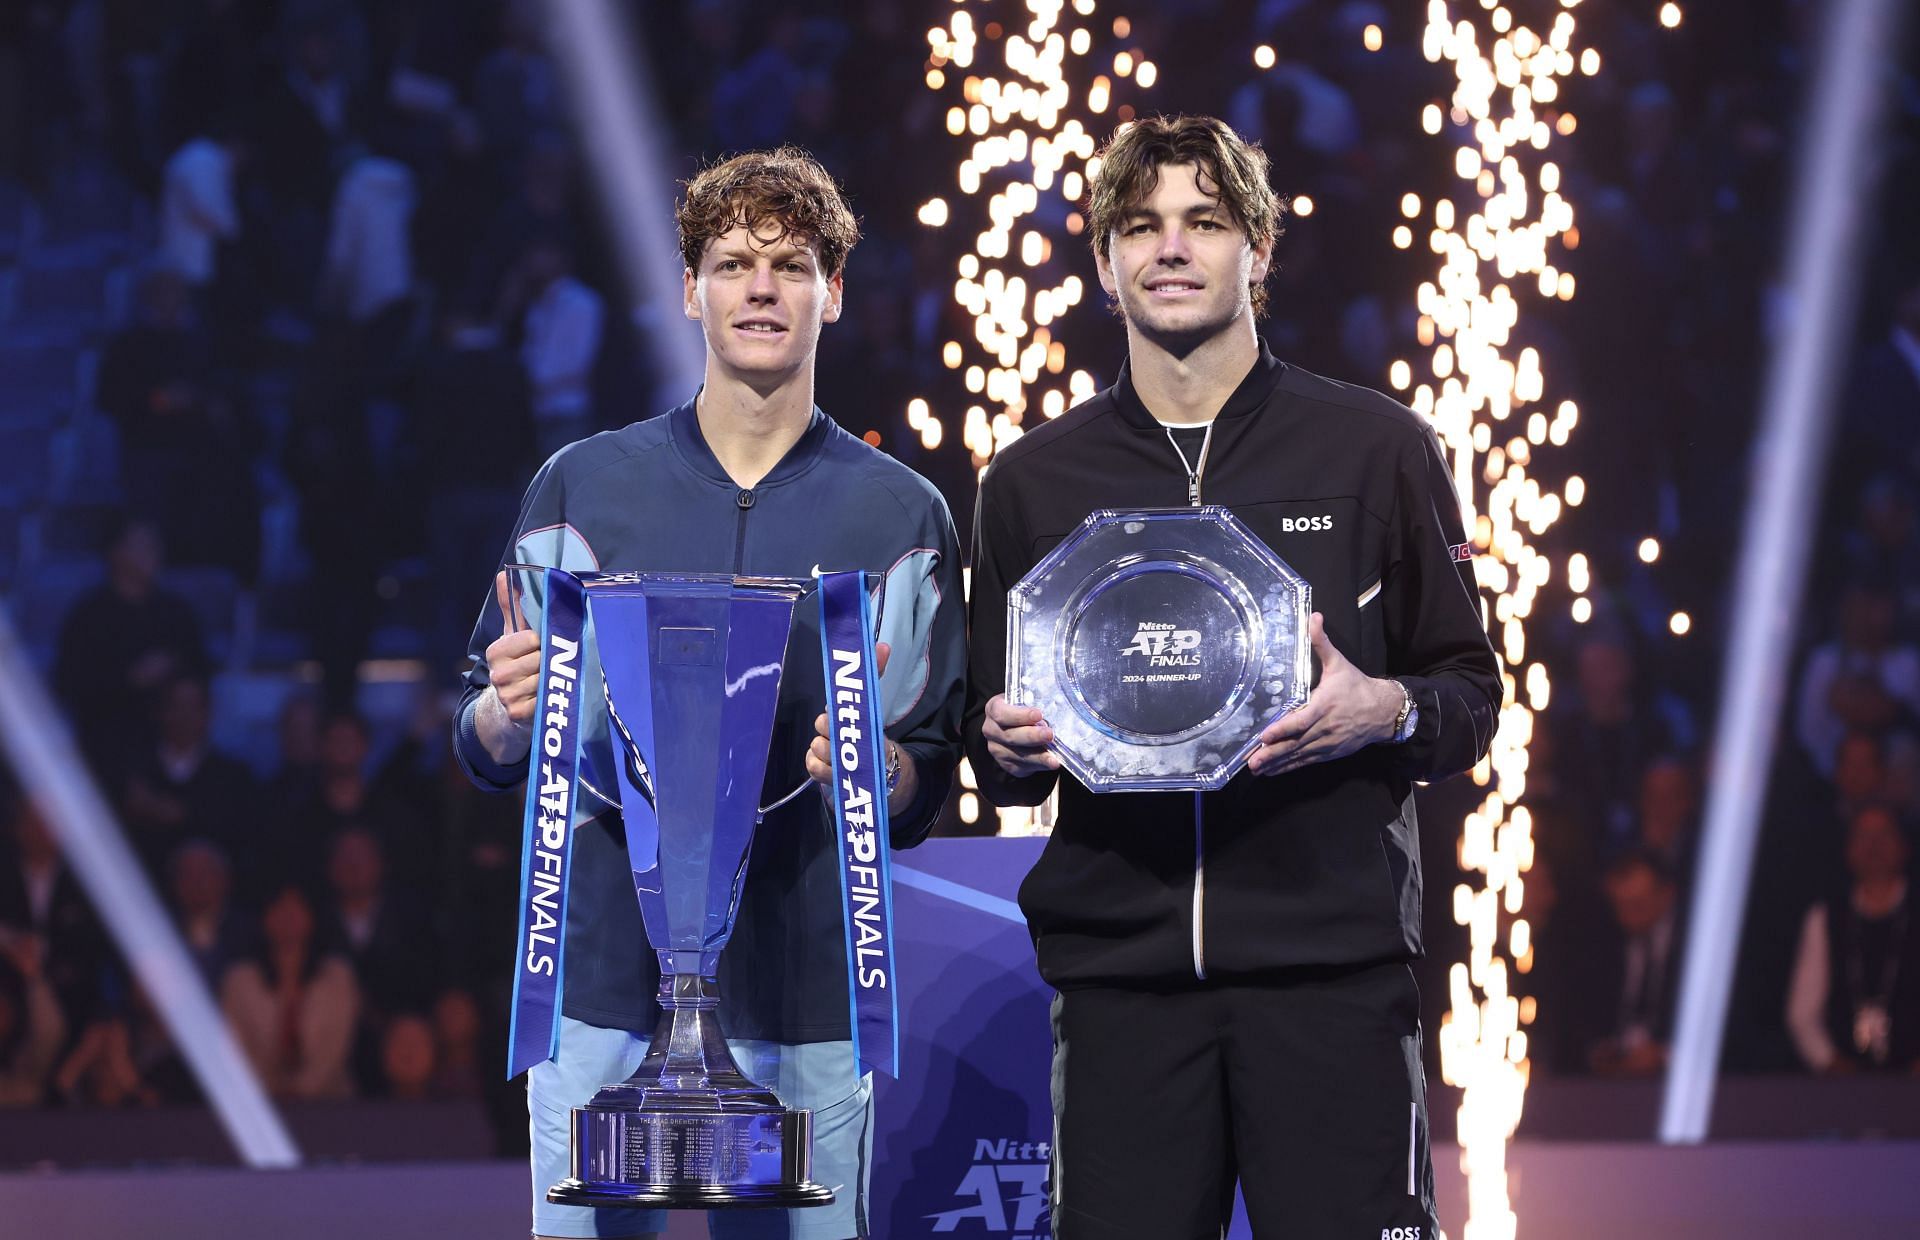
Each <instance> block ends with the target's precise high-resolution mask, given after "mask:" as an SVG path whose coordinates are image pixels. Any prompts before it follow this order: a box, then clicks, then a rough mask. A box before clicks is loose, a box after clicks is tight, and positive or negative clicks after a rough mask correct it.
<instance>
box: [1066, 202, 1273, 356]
mask: <svg viewBox="0 0 1920 1240" xmlns="http://www.w3.org/2000/svg"><path fill="white" fill-rule="evenodd" d="M1214 189H1215V187H1214V186H1213V184H1212V182H1211V180H1210V179H1209V178H1208V177H1206V176H1204V175H1202V173H1201V171H1200V169H1199V166H1198V165H1196V164H1168V165H1165V166H1163V167H1161V168H1160V170H1159V180H1158V182H1157V184H1155V185H1154V187H1153V189H1152V190H1151V191H1150V192H1149V193H1148V194H1147V195H1146V196H1145V197H1144V198H1142V199H1141V200H1140V202H1138V203H1137V204H1135V205H1134V206H1132V207H1130V208H1127V209H1125V210H1123V211H1122V212H1120V213H1119V214H1118V216H1117V217H1116V218H1115V220H1114V225H1113V231H1112V233H1111V235H1110V236H1109V237H1108V239H1107V246H1106V253H1104V254H1096V255H1095V258H1096V261H1097V263H1098V266H1099V269H1100V286H1101V287H1102V288H1104V289H1106V290H1107V292H1108V293H1109V294H1111V295H1112V296H1113V297H1114V298H1115V299H1116V300H1118V302H1119V303H1120V313H1121V316H1122V317H1124V318H1125V319H1126V321H1127V325H1128V326H1129V327H1131V328H1133V329H1134V330H1136V331H1138V332H1140V333H1141V334H1143V335H1145V336H1147V337H1149V338H1150V339H1156V340H1161V341H1167V342H1171V341H1176V340H1187V341H1192V340H1199V339H1205V338H1207V337H1210V336H1214V335H1217V334H1219V333H1220V332H1222V331H1225V330H1226V329H1227V328H1229V327H1231V326H1233V325H1234V324H1236V323H1239V322H1241V321H1242V320H1250V319H1251V318H1252V316H1253V303H1252V293H1251V289H1252V288H1253V286H1254V285H1257V284H1258V283H1260V282H1261V281H1262V280H1264V279H1266V276H1267V263H1268V260H1269V258H1270V257H1271V254H1272V246H1271V245H1270V244H1262V245H1255V244H1254V243H1253V242H1252V241H1251V240H1249V238H1248V236H1247V232H1246V230H1245V229H1244V228H1242V227H1241V226H1240V224H1239V223H1238V222H1237V221H1236V220H1235V219H1234V218H1233V215H1232V213H1231V212H1230V211H1228V210H1227V208H1226V206H1225V204H1223V203H1222V202H1221V201H1220V197H1219V195H1218V193H1216V192H1214Z"/></svg>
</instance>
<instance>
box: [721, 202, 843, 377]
mask: <svg viewBox="0 0 1920 1240" xmlns="http://www.w3.org/2000/svg"><path fill="white" fill-rule="evenodd" d="M842 287H843V281H842V279H841V276H840V275H839V274H838V273H835V274H834V275H832V276H831V277H830V276H828V275H827V274H826V271H825V269H824V267H823V266H822V264H821V262H820V256H819V255H818V254H817V253H815V251H814V247H813V246H812V244H811V243H810V242H809V241H808V239H807V238H806V237H804V236H799V235H796V234H793V233H787V234H786V235H784V236H782V235H779V230H778V229H777V228H773V227H768V228H763V229H762V230H760V231H759V232H757V233H756V232H753V231H751V230H750V229H749V228H748V227H747V226H746V225H745V224H736V225H735V226H734V227H732V228H730V229H728V230H727V231H726V232H724V233H722V234H720V235H719V236H718V237H715V238H714V239H713V240H711V241H709V242H707V245H706V248H705V250H703V251H702V252H701V255H700V265H699V269H698V270H693V269H689V270H688V271H687V272H686V314H687V317H688V318H690V319H694V320H696V321H697V322H698V323H699V324H700V330H701V331H702V333H704V334H705V336H706V338H707V357H708V360H709V363H710V364H711V365H712V366H713V367H714V368H715V369H716V370H717V371H718V373H720V374H723V375H726V376H728V377H731V378H735V379H739V380H741V381H744V382H750V383H763V382H779V381H780V380H782V379H784V378H785V377H787V376H789V375H792V374H794V373H796V372H798V371H800V370H802V369H804V368H806V367H809V366H811V365H812V364H813V354H814V350H815V349H816V348H817V347H818V346H819V343H820V328H821V326H822V325H823V324H826V323H831V322H833V321H834V320H836V319H838V318H839V317H840V294H841V290H842Z"/></svg>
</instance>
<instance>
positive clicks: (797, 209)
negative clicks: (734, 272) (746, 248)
mask: <svg viewBox="0 0 1920 1240" xmlns="http://www.w3.org/2000/svg"><path fill="white" fill-rule="evenodd" d="M673 219H674V223H675V224H677V225H678V226H679V228H680V256H681V257H682V258H684V259H685V260H686V263H687V270H688V271H697V270H699V267H700V256H701V255H702V254H703V253H705V252H706V248H707V242H709V241H712V240H713V239H714V238H716V237H719V236H722V235H724V234H725V233H726V232H728V231H729V230H730V229H732V228H734V227H736V226H738V225H745V226H746V228H747V229H748V230H749V231H750V232H752V233H753V234H754V235H755V236H761V235H763V234H764V233H765V232H767V231H770V230H771V229H770V226H771V228H778V229H779V230H780V234H779V236H778V237H776V238H775V240H776V241H784V240H787V239H788V238H793V239H795V240H798V241H800V242H802V243H804V244H806V245H809V246H811V247H812V248H813V250H814V253H815V254H817V255H818V256H819V259H820V266H821V268H822V269H823V270H824V271H825V273H826V276H827V278H828V279H832V278H833V277H834V276H837V275H839V274H840V272H841V271H842V270H843V269H844V268H845V267H846V265H847V255H848V254H849V253H851V252H852V250H853V247H854V243H855V242H857V241H859V240H860V221H858V220H856V219H855V218H854V217H853V212H852V211H851V210H849V209H848V207H847V200H846V198H845V197H843V196H842V195H841V193H840V187H839V186H838V185H836V184H834V180H833V175H832V174H831V173H829V172H828V171H827V170H826V169H825V168H823V167H821V166H820V161H819V160H817V159H815V158H814V157H813V156H811V155H809V154H808V153H807V152H806V151H804V150H802V149H800V148H799V147H797V146H783V147H780V148H778V149H777V150H772V151H748V152H746V153H745V154H741V155H735V156H733V157H732V158H730V159H723V160H721V161H719V162H718V163H713V164H709V165H707V166H706V167H705V168H702V169H701V170H700V172H699V174H698V175H696V176H695V177H694V178H693V179H692V180H691V181H688V182H687V183H686V194H685V195H684V196H683V197H682V198H681V200H680V203H679V205H678V206H677V207H675V208H674V212H673Z"/></svg>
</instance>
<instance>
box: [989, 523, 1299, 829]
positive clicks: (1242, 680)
mask: <svg viewBox="0 0 1920 1240" xmlns="http://www.w3.org/2000/svg"><path fill="white" fill-rule="evenodd" d="M1311 612H1312V591H1311V588H1310V587H1309V586H1308V584H1307V582H1306V579H1305V578H1303V577H1301V576H1300V575H1299V574H1298V573H1296V572H1294V571H1293V569H1291V568H1289V567H1288V566H1287V564H1286V562H1285V561H1284V560H1282V559H1280V557H1279V556H1276V555H1275V554H1274V553H1273V552H1272V551H1270V550H1269V549H1268V548H1267V546H1266V545H1265V544H1264V543H1262V542H1261V541H1260V540H1259V539H1258V538H1256V537H1254V535H1253V532H1252V531H1250V530H1249V529H1247V527H1246V526H1244V525H1242V524H1241V523H1240V522H1239V521H1238V520H1237V519H1236V518H1235V517H1234V516H1233V514H1232V513H1230V512H1228V511H1227V510H1226V509H1225V508H1222V507H1217V506H1215V507H1205V508H1156V509H1143V510H1138V511H1132V512H1119V511H1113V510H1109V509H1103V510H1101V511H1099V512H1095V513H1093V514H1092V515H1091V516H1089V517H1088V518H1087V519H1086V521H1085V522H1084V523H1083V524H1082V525H1081V526H1080V528H1079V529H1077V530H1075V531H1074V532H1073V533H1072V534H1070V535H1068V536H1067V539H1066V541H1064V542H1062V543H1061V544H1060V545H1059V546H1057V547H1055V548H1054V549H1053V550H1052V551H1051V552H1049V553H1048V554H1047V556H1046V558H1045V559H1043V560H1041V561H1040V563H1038V564H1036V565H1035V566H1034V567H1033V570H1032V571H1031V572H1029V573H1028V574H1027V575H1026V576H1025V577H1023V578H1021V580H1020V584H1018V585H1017V586H1015V587H1014V588H1013V589H1012V591H1010V592H1009V593H1008V595H1007V698H1008V700H1010V701H1013V702H1016V703H1018V704H1020V705H1023V706H1037V707H1039V708H1040V710H1041V712H1042V713H1043V714H1044V715H1045V716H1046V720H1047V723H1048V725H1049V726H1051V727H1052V729H1053V734H1054V740H1053V751H1054V752H1055V753H1057V754H1058V755H1059V756H1060V761H1061V763H1062V765H1064V766H1065V767H1066V769H1067V770H1069V771H1071V772H1072V773H1073V775H1074V777H1075V778H1076V779H1078V780H1079V781H1080V782H1081V783H1083V784H1085V785H1086V786H1087V787H1088V788H1089V789H1091V790H1092V791H1094V792H1149V791H1151V792H1167V791H1176V790H1196V791H1209V792H1210V791H1213V790H1215V789H1218V788H1221V787H1223V786H1225V784H1226V783H1227V781H1228V780H1230V779H1232V778H1233V776H1234V775H1235V774H1236V773H1238V771H1239V770H1240V768H1241V767H1242V766H1244V765H1245V764H1246V761H1247V758H1248V756H1249V755H1251V754H1252V753H1253V751H1254V749H1255V748H1256V747H1257V746H1258V744H1259V739H1260V732H1261V730H1262V729H1263V728H1265V727H1266V725H1267V724H1269V723H1271V722H1272V721H1273V720H1275V719H1277V718H1279V717H1280V716H1281V715H1283V714H1285V713H1287V712H1288V711H1290V710H1293V709H1295V708H1297V707H1299V706H1300V705H1301V704H1303V703H1304V702H1305V701H1306V700H1307V691H1308V689H1309V687H1310V683H1311V676H1312V648H1311V645H1310V644H1309V640H1308V632H1307V621H1308V617H1309V616H1310V614H1311Z"/></svg>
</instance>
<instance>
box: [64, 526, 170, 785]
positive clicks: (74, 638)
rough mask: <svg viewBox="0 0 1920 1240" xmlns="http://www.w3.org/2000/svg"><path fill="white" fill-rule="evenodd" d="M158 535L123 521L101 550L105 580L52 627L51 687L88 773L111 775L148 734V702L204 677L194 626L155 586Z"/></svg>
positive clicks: (158, 562)
mask: <svg viewBox="0 0 1920 1240" xmlns="http://www.w3.org/2000/svg"><path fill="white" fill-rule="evenodd" d="M161 563H162V553H161V541H160V531H159V529H158V528H157V527H156V526H155V525H154V524H153V522H151V521H148V520H145V519H143V518H139V517H128V518H123V519H122V520H121V521H120V522H119V523H118V525H117V526H116V527H115V529H114V531H113V533H112V535H111V539H110V541H109V543H108V546H107V580H106V583H105V584H104V585H101V586H100V587H98V588H97V589H95V590H93V591H91V592H90V593H88V594H86V595H83V596H82V597H81V598H80V600H79V601H78V602H76V603H75V604H74V605H73V610H72V611H70V612H69V613H67V618H66V620H65V621H64V622H62V624H61V626H60V639H59V649H58V653H57V654H56V655H55V658H54V670H53V683H54V688H55V691H56V692H57V693H58V695H59V697H60V700H61V703H62V704H63V705H64V706H65V707H66V709H67V717H68V718H69V719H71V720H72V721H73V724H74V729H75V731H76V732H77V733H78V735H79V740H80V745H81V748H82V750H83V751H84V752H85V753H86V755H87V758H88V759H89V760H90V761H91V762H92V763H93V765H94V768H95V769H96V770H102V769H113V768H114V767H117V766H118V765H119V764H120V762H121V761H123V760H124V759H125V758H126V757H127V756H128V755H130V754H132V753H135V752H137V751H138V750H139V749H140V748H141V747H142V739H143V738H144V737H145V736H147V735H149V734H150V733H149V731H148V722H149V721H150V720H151V719H152V717H153V705H154V699H155V696H156V695H157V694H158V692H159V690H160V689H161V687H162V686H164V685H165V684H166V683H167V682H168V681H170V680H172V679H173V678H174V677H175V676H177V675H180V674H182V673H196V672H204V671H205V669H206V663H207V659H206V651H205V647H204V646H203V644H202V641H201V636H200V620H199V618H198V617H197V616H195V615H194V612H193V608H192V607H191V606H189V605H188V603H187V601H186V600H185V599H183V598H181V597H180V596H179V595H177V594H174V593H172V592H171V591H169V590H166V589H163V588H161V586H160V585H159V578H160V567H161Z"/></svg>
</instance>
